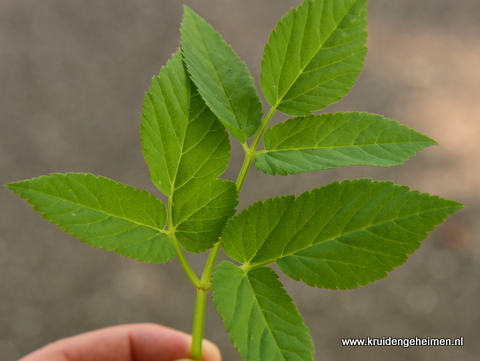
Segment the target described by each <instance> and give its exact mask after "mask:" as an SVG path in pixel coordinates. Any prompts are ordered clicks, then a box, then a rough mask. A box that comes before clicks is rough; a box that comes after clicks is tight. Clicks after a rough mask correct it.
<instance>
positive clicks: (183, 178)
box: [140, 51, 230, 196]
mask: <svg viewBox="0 0 480 361" xmlns="http://www.w3.org/2000/svg"><path fill="white" fill-rule="evenodd" d="M140 134H141V141H142V145H143V154H144V156H145V160H146V161H147V164H148V167H149V169H150V176H151V179H152V182H153V183H154V184H155V186H157V188H158V189H159V190H160V191H161V192H162V193H164V194H165V195H167V196H171V195H172V194H173V190H174V188H179V187H182V186H183V185H184V184H185V183H187V182H188V181H190V180H191V179H193V178H195V179H197V180H198V179H206V178H208V179H211V178H216V177H218V176H219V175H220V174H222V173H223V171H224V170H225V168H226V167H227V165H228V161H229V158H230V143H229V140H228V135H227V132H226V131H225V128H224V127H223V126H222V124H221V123H220V122H219V121H218V119H217V118H216V117H215V115H214V114H213V113H212V112H211V111H210V109H209V108H208V107H207V106H206V105H205V102H204V101H203V100H202V98H201V97H200V95H199V94H198V93H197V91H196V90H195V88H194V86H193V84H192V82H191V81H190V78H189V77H188V74H187V72H186V70H185V68H184V64H183V60H182V54H181V52H180V51H177V52H176V53H175V54H174V55H173V57H172V59H171V60H170V61H169V62H168V64H167V65H166V66H165V67H163V68H162V70H161V72H160V75H159V76H157V77H154V78H153V80H152V86H151V88H150V91H149V92H148V93H146V95H145V99H144V106H143V114H142V126H141V129H140Z"/></svg>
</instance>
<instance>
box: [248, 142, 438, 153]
mask: <svg viewBox="0 0 480 361" xmlns="http://www.w3.org/2000/svg"><path fill="white" fill-rule="evenodd" d="M406 143H431V144H432V145H434V143H433V142H429V141H427V140H409V141H407V140H406V141H394V142H379V143H361V144H347V145H330V146H327V145H324V146H322V145H318V146H314V147H305V148H284V149H265V150H259V151H258V152H257V153H275V152H283V151H302V150H315V149H335V148H348V147H366V146H371V145H396V144H406Z"/></svg>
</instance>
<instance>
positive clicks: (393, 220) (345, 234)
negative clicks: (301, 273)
mask: <svg viewBox="0 0 480 361" xmlns="http://www.w3.org/2000/svg"><path fill="white" fill-rule="evenodd" d="M452 207H453V208H455V206H453V205H452V206H445V207H441V208H435V209H431V210H428V211H426V212H417V213H411V214H408V215H406V216H404V217H400V218H395V219H389V220H386V221H382V222H378V223H375V224H373V223H371V224H369V225H368V226H367V227H363V228H359V229H355V230H352V231H349V232H346V233H342V234H337V235H335V236H334V237H331V238H329V239H326V240H323V241H319V242H315V241H314V242H312V243H310V244H309V245H307V246H305V247H301V248H299V249H297V250H295V251H294V252H291V253H289V254H281V255H280V256H278V257H277V258H275V259H269V260H263V261H261V262H258V263H249V269H252V268H256V267H259V266H264V265H265V264H266V263H267V262H268V264H270V263H273V262H275V261H276V260H277V259H280V258H284V257H288V256H291V255H295V254H296V253H298V252H301V251H303V250H305V249H308V248H310V247H312V246H315V245H318V244H320V243H325V242H330V241H335V240H337V238H338V237H343V236H348V235H351V234H353V233H355V232H358V231H362V230H368V228H371V227H375V226H378V225H381V224H386V223H390V222H395V221H399V220H403V219H405V218H408V217H412V216H418V215H420V214H426V213H429V212H436V211H439V210H443V209H448V208H452ZM311 218H312V217H310V219H309V222H310V220H311ZM323 229H325V226H324V227H323V228H322V229H321V230H320V231H319V232H318V233H317V235H318V234H320V233H321V232H322V231H323ZM297 233H298V231H297V232H295V234H297ZM270 234H271V232H270V233H269V235H268V236H267V237H266V239H268V237H270ZM295 234H294V235H295ZM292 238H293V237H292ZM337 241H338V240H337ZM264 243H265V242H264ZM397 243H398V242H397ZM287 246H288V243H287V244H286V245H285V247H284V249H285V248H286V247H287ZM348 247H353V246H350V245H348ZM361 249H362V250H364V249H363V248H361ZM378 253H379V252H378ZM379 254H380V253H379ZM257 255H258V251H257V253H256V254H255V256H254V257H253V258H255V257H256V256H257ZM253 258H252V259H253Z"/></svg>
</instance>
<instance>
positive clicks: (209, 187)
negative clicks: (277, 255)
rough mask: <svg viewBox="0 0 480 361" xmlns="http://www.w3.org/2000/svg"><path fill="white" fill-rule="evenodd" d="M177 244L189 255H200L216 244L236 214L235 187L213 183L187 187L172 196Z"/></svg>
mask: <svg viewBox="0 0 480 361" xmlns="http://www.w3.org/2000/svg"><path fill="white" fill-rule="evenodd" d="M172 199H173V215H172V216H173V225H174V226H175V234H176V237H177V240H178V241H179V242H180V244H181V245H182V246H183V248H185V250H186V251H188V252H194V253H199V252H203V251H205V250H207V249H209V248H211V247H212V246H213V245H214V244H215V243H217V242H218V238H219V237H220V235H221V233H222V229H223V227H224V226H225V223H226V222H227V219H228V218H230V217H231V216H233V214H234V213H235V207H236V206H237V204H238V202H237V187H236V186H235V183H233V182H230V181H227V180H222V179H213V180H211V181H196V182H190V183H187V185H186V186H185V187H182V188H180V189H179V190H178V191H175V193H174V196H173V198H172Z"/></svg>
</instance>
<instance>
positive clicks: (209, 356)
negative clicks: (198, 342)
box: [202, 339, 222, 361]
mask: <svg viewBox="0 0 480 361" xmlns="http://www.w3.org/2000/svg"><path fill="white" fill-rule="evenodd" d="M202 348H203V350H202V355H203V360H202V361H222V354H221V353H220V350H219V348H218V347H217V345H215V344H214V343H213V342H211V341H209V340H205V339H204V340H203V341H202Z"/></svg>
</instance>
